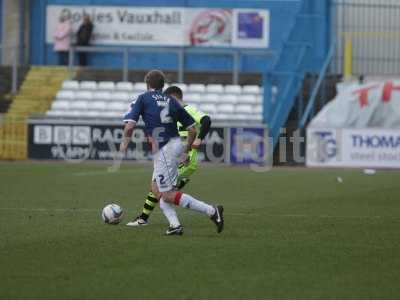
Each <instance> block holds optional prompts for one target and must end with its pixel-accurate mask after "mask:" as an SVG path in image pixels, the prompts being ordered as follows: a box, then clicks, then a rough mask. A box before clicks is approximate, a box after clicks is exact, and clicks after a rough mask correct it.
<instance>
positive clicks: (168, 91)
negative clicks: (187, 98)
mask: <svg viewBox="0 0 400 300" xmlns="http://www.w3.org/2000/svg"><path fill="white" fill-rule="evenodd" d="M164 93H165V94H167V95H168V96H171V95H176V96H177V98H178V99H179V100H182V98H183V93H182V90H181V89H180V88H179V87H177V86H176V85H171V86H170V87H168V88H167V89H166V90H165V91H164Z"/></svg>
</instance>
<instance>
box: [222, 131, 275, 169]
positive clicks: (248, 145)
mask: <svg viewBox="0 0 400 300" xmlns="http://www.w3.org/2000/svg"><path fill="white" fill-rule="evenodd" d="M230 147H231V157H230V162H231V163H234V164H265V163H266V157H267V149H268V132H267V130H266V129H265V128H231V129H230Z"/></svg>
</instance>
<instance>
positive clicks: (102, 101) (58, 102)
mask: <svg viewBox="0 0 400 300" xmlns="http://www.w3.org/2000/svg"><path fill="white" fill-rule="evenodd" d="M176 85H178V86H179V87H180V88H181V89H182V91H183V92H184V99H185V101H186V102H187V103H188V104H190V105H193V106H195V107H197V108H198V109H200V110H202V111H204V112H205V113H208V114H210V115H211V117H212V119H213V120H215V121H217V122H228V123H234V122H235V121H240V122H251V123H261V122H262V89H261V88H260V87H259V86H256V85H248V86H239V85H225V86H224V85H221V84H208V85H204V84H189V85H186V84H176ZM145 90H146V84H145V83H142V82H138V83H132V82H117V83H114V82H111V81H101V82H95V81H82V82H78V81H71V80H68V81H64V82H63V84H62V88H61V90H60V91H59V92H58V93H57V95H56V98H55V101H54V102H53V103H52V105H51V108H50V110H49V111H47V116H49V117H55V118H62V117H74V118H87V117H91V118H119V119H120V118H121V117H122V115H123V114H124V113H125V112H126V111H127V110H128V109H129V105H130V103H131V102H132V101H133V100H134V99H136V97H137V96H138V95H139V94H140V93H143V92H144V91H145Z"/></svg>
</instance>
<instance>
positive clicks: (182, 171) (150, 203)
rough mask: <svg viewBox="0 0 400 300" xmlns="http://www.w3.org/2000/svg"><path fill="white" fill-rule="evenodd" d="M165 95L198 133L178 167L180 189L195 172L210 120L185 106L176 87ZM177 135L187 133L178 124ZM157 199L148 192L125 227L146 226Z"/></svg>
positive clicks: (179, 90)
mask: <svg viewBox="0 0 400 300" xmlns="http://www.w3.org/2000/svg"><path fill="white" fill-rule="evenodd" d="M164 93H165V94H167V95H169V96H172V97H174V98H175V99H176V100H178V102H179V103H180V104H181V105H182V106H183V107H184V108H185V110H186V111H187V112H188V113H189V114H190V115H191V117H192V118H193V119H194V120H195V121H196V127H197V128H196V129H197V132H199V134H198V136H197V138H196V140H195V141H194V142H193V145H192V147H193V149H192V150H191V151H190V152H189V156H188V161H187V162H186V163H181V164H180V165H179V177H178V181H177V184H176V189H178V190H180V189H182V188H183V187H184V186H185V185H186V184H187V183H188V182H189V177H190V176H191V175H192V174H193V173H194V172H195V171H196V170H197V165H198V157H197V151H198V150H197V149H198V147H199V146H200V145H201V142H202V141H203V140H204V138H205V137H206V135H207V134H208V132H209V131H210V127H211V119H210V117H209V116H208V115H206V114H204V113H203V112H201V111H199V110H197V109H196V108H195V107H193V106H190V105H187V104H186V103H184V101H183V93H182V90H181V89H180V88H179V87H177V86H170V87H169V88H167V89H166V90H165V91H164ZM178 128H179V135H180V136H181V138H182V139H185V138H186V137H187V135H188V132H187V131H186V130H185V129H183V128H181V126H180V124H179V123H178ZM158 201H159V199H157V197H156V196H155V195H154V194H153V193H152V192H149V193H148V194H147V197H146V199H145V201H144V205H143V210H142V213H141V214H140V215H139V216H138V217H136V218H135V219H134V220H133V221H131V222H129V223H127V224H126V225H127V226H132V227H138V226H145V225H147V224H148V223H149V222H148V219H149V216H150V214H151V213H152V212H153V210H154V208H155V207H156V205H157V203H158Z"/></svg>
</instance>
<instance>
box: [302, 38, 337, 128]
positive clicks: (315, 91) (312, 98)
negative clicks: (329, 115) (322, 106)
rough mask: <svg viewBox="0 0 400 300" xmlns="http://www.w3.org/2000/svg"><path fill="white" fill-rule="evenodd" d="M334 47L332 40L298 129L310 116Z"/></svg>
mask: <svg viewBox="0 0 400 300" xmlns="http://www.w3.org/2000/svg"><path fill="white" fill-rule="evenodd" d="M335 49H336V42H333V43H332V45H331V48H330V49H329V52H328V55H327V57H326V59H325V62H324V65H323V66H322V68H321V71H320V73H319V75H318V80H317V83H316V84H315V86H314V88H313V90H312V93H311V96H310V100H309V101H308V103H307V107H306V109H305V111H304V113H303V117H302V118H301V120H300V123H299V128H300V129H303V128H304V126H305V125H306V123H307V120H308V118H309V117H310V113H311V110H312V108H313V107H314V105H315V101H316V99H317V95H318V92H319V88H320V86H321V84H322V81H323V80H324V79H325V77H326V73H327V71H328V67H329V65H330V63H331V61H332V58H333V55H334V53H335Z"/></svg>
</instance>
